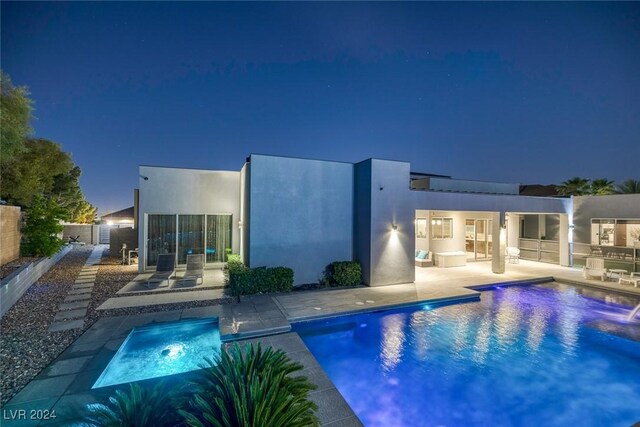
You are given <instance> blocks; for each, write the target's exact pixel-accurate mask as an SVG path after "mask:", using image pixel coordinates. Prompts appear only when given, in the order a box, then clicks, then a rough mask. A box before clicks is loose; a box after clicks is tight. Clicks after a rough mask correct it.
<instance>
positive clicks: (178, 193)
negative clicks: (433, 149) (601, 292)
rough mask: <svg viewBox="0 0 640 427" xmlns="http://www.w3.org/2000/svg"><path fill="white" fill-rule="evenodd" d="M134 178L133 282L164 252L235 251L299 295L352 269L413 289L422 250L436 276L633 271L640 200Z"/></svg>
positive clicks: (410, 176)
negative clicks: (280, 273)
mask: <svg viewBox="0 0 640 427" xmlns="http://www.w3.org/2000/svg"><path fill="white" fill-rule="evenodd" d="M139 175H140V182H139V194H138V199H137V212H138V215H137V216H138V225H139V226H138V227H137V228H138V241H139V246H140V262H139V268H140V271H141V272H142V271H145V270H148V269H153V268H154V266H155V263H156V260H157V257H158V255H159V254H161V253H176V254H177V263H178V265H180V264H184V263H185V261H186V255H187V254H189V253H203V254H205V257H206V264H207V265H208V266H212V267H216V266H217V267H219V266H221V265H224V262H225V261H226V256H227V254H228V253H231V252H233V253H239V254H240V255H241V256H242V259H243V260H244V262H245V263H246V264H247V265H248V266H250V267H257V266H279V265H283V266H287V267H291V268H293V269H294V271H295V283H296V284H304V283H312V282H317V281H318V278H319V277H320V275H321V273H322V271H323V269H324V268H325V266H326V265H327V264H329V263H330V262H332V261H337V260H356V261H359V262H360V263H361V265H362V268H363V276H364V281H365V283H366V284H367V285H369V286H381V285H389V284H397V283H408V282H413V281H414V280H415V274H416V268H421V267H416V265H415V257H416V251H419V250H424V251H428V252H429V253H430V254H431V256H432V257H433V259H434V261H435V264H436V267H435V268H437V267H448V266H459V265H464V264H465V263H467V262H481V261H486V262H490V263H491V266H492V271H493V272H494V273H497V274H500V273H503V272H504V271H505V249H506V247H518V248H520V251H521V257H522V258H525V259H531V260H534V261H540V262H551V263H556V264H560V265H562V266H572V265H574V264H580V263H581V262H583V260H584V258H585V257H587V256H589V255H592V253H591V252H592V251H593V250H596V251H597V250H600V251H601V250H602V249H601V248H602V247H606V246H610V247H611V251H609V252H608V255H610V261H611V262H617V263H626V264H628V266H626V267H628V268H627V269H629V270H631V271H633V270H639V269H640V268H639V266H640V250H639V249H635V248H634V247H633V246H634V241H635V240H637V239H638V238H639V237H640V236H637V234H638V233H640V195H615V196H593V197H573V198H560V197H533V196H524V195H520V186H519V185H518V184H506V183H492V182H481V181H469V180H457V179H452V178H451V177H448V176H442V175H429V174H422V173H412V172H411V164H410V163H409V162H404V161H391V160H380V159H368V160H364V161H362V162H359V163H344V162H335V161H325V160H313V159H301V158H289V157H278V156H269V155H257V154H252V155H251V156H249V157H248V158H247V159H246V162H245V164H244V165H243V167H242V168H241V169H240V170H239V171H214V170H198V169H183V168H170V167H158V166H140V168H139ZM595 247H597V248H599V249H594V248H595ZM605 249H606V248H605ZM616 253H619V255H614V254H616ZM602 256H605V257H607V255H606V254H603V255H602Z"/></svg>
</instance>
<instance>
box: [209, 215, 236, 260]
mask: <svg viewBox="0 0 640 427" xmlns="http://www.w3.org/2000/svg"><path fill="white" fill-rule="evenodd" d="M227 252H231V215H207V250H206V253H207V260H206V262H226V261H227Z"/></svg>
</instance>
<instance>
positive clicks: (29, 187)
mask: <svg viewBox="0 0 640 427" xmlns="http://www.w3.org/2000/svg"><path fill="white" fill-rule="evenodd" d="M73 167H74V165H73V162H72V161H71V157H70V156H69V155H68V154H67V153H65V152H63V151H62V150H61V149H60V145H59V144H56V143H55V142H52V141H48V140H46V139H28V140H26V141H25V150H24V151H23V152H21V153H20V154H18V155H17V156H16V157H15V161H14V162H12V163H11V164H10V165H8V167H7V168H6V169H5V170H3V174H2V183H3V185H2V189H1V190H0V191H1V196H2V198H3V199H5V200H7V201H8V202H9V203H11V204H14V205H17V206H22V207H24V208H27V209H28V208H29V207H30V206H31V205H32V203H33V201H34V199H35V197H36V196H38V195H44V196H49V195H51V194H52V192H53V191H54V184H55V183H56V177H57V176H59V175H62V176H64V175H66V174H69V172H70V170H71V169H73ZM58 179H59V178H58ZM58 191H59V188H58Z"/></svg>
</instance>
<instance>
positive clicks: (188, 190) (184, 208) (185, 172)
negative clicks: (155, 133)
mask: <svg viewBox="0 0 640 427" xmlns="http://www.w3.org/2000/svg"><path fill="white" fill-rule="evenodd" d="M139 175H140V178H139V189H140V192H139V208H138V210H139V214H140V226H139V227H138V245H139V247H140V259H139V267H138V268H139V270H140V271H143V270H144V267H145V265H146V242H147V217H148V215H149V214H231V215H232V220H231V224H232V226H231V233H232V234H231V239H232V249H233V252H234V253H238V252H239V250H240V232H239V228H238V222H239V221H240V172H234V171H210V170H200V169H180V168H168V167H159V166H140V168H139ZM145 177H146V178H148V179H146V180H145V179H144V178H145Z"/></svg>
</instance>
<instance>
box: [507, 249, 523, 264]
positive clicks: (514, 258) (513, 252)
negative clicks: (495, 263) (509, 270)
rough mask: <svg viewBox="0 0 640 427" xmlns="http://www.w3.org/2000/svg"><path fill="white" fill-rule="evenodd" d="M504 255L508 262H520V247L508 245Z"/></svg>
mask: <svg viewBox="0 0 640 427" xmlns="http://www.w3.org/2000/svg"><path fill="white" fill-rule="evenodd" d="M505 255H506V256H507V261H509V263H510V264H519V263H520V249H518V248H516V247H515V246H508V247H507V249H506V250H505Z"/></svg>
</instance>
